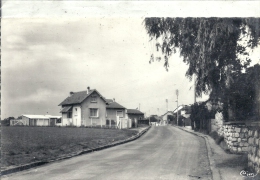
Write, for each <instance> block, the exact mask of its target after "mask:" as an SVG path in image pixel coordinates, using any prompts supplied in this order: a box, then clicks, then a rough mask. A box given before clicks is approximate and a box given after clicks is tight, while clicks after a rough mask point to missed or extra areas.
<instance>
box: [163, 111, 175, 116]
mask: <svg viewBox="0 0 260 180" xmlns="http://www.w3.org/2000/svg"><path fill="white" fill-rule="evenodd" d="M167 113H171V114H173V111H167V112H166V113H164V114H163V115H161V116H164V115H166V114H167Z"/></svg>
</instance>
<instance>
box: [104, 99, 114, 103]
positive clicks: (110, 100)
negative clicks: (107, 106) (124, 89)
mask: <svg viewBox="0 0 260 180" xmlns="http://www.w3.org/2000/svg"><path fill="white" fill-rule="evenodd" d="M106 101H107V102H108V103H112V102H114V101H113V99H106Z"/></svg>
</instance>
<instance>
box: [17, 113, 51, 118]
mask: <svg viewBox="0 0 260 180" xmlns="http://www.w3.org/2000/svg"><path fill="white" fill-rule="evenodd" d="M22 116H24V117H27V118H29V119H49V117H48V116H44V115H28V114H23V115H22Z"/></svg>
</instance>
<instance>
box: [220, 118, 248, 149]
mask: <svg viewBox="0 0 260 180" xmlns="http://www.w3.org/2000/svg"><path fill="white" fill-rule="evenodd" d="M223 130H224V132H223V134H224V140H225V142H226V143H227V145H228V148H229V150H230V151H231V152H232V153H247V150H248V142H247V138H248V128H247V127H246V125H245V124H225V123H224V126H223Z"/></svg>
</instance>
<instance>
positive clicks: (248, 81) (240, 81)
mask: <svg viewBox="0 0 260 180" xmlns="http://www.w3.org/2000/svg"><path fill="white" fill-rule="evenodd" d="M223 101H224V108H223V113H224V118H225V119H226V120H236V121H238V120H258V119H259V117H260V112H259V111H260V102H259V101H260V65H259V64H256V65H255V66H253V67H249V68H248V69H247V70H246V72H245V73H242V74H238V75H236V77H235V78H234V81H232V82H231V83H230V88H229V89H226V91H225V93H224V98H223ZM228 106H229V108H228ZM228 109H230V110H231V114H230V113H228ZM230 116H231V117H230Z"/></svg>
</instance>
